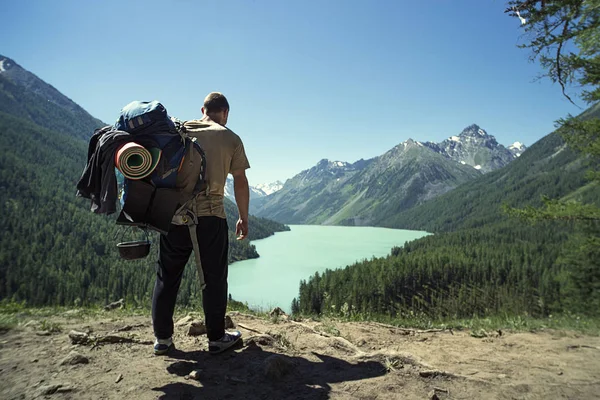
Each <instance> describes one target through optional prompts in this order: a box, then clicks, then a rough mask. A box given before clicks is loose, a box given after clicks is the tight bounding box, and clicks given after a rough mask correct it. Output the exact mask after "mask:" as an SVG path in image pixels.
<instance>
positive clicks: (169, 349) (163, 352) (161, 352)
mask: <svg viewBox="0 0 600 400" xmlns="http://www.w3.org/2000/svg"><path fill="white" fill-rule="evenodd" d="M174 347H175V346H173V345H170V346H169V347H168V348H167V349H166V350H154V355H155V356H164V355H165V354H167V353H168V352H169V351H171V350H172V349H173V348H174Z"/></svg>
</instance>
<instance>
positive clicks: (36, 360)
mask: <svg viewBox="0 0 600 400" xmlns="http://www.w3.org/2000/svg"><path fill="white" fill-rule="evenodd" d="M38 361H40V360H38V359H37V358H34V359H33V360H31V362H32V363H36V362H38Z"/></svg>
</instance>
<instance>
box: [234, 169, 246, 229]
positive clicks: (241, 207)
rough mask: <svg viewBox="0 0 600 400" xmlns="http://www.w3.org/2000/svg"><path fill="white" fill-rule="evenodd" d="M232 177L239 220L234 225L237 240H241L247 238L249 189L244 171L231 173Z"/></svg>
mask: <svg viewBox="0 0 600 400" xmlns="http://www.w3.org/2000/svg"><path fill="white" fill-rule="evenodd" d="M231 175H233V193H234V194H235V202H236V204H237V207H238V213H239V219H238V221H237V223H236V225H235V235H236V236H237V240H243V239H245V238H246V237H247V236H248V209H249V207H250V188H249V187H248V178H247V177H246V170H244V169H240V170H236V171H231Z"/></svg>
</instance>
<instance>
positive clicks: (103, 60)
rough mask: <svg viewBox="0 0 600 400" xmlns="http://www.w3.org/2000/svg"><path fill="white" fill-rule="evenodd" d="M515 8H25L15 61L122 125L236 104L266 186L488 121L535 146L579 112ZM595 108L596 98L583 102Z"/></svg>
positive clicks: (6, 29)
mask: <svg viewBox="0 0 600 400" xmlns="http://www.w3.org/2000/svg"><path fill="white" fill-rule="evenodd" d="M504 8H505V2H504V1H494V0H469V1H468V0H457V1H449V0H437V1H435V0H431V1H404V0H387V1H383V0H381V1H379V0H373V1H364V0H362V1H354V0H321V1H313V0H308V1H307V0H302V1H298V0H236V1H232V0H219V1H208V0H174V1H166V0H165V1H154V0H146V1H130V0H127V1H124V0H121V1H113V0H110V1H107V0H103V1H81V0H77V1H67V0H55V1H49V0H38V1H11V2H4V4H3V5H2V24H0V37H1V38H2V44H1V47H0V54H3V55H5V56H7V57H10V58H13V59H14V60H15V61H16V62H17V63H19V64H20V65H22V66H23V67H24V68H26V69H28V70H30V71H32V72H33V73H35V74H36V75H38V76H39V77H40V78H42V79H43V80H45V81H46V82H48V83H50V84H52V85H53V86H55V87H56V88H57V89H58V90H60V91H61V92H62V93H64V94H65V95H67V96H68V97H70V98H71V99H73V100H74V101H75V102H77V103H78V104H80V105H81V106H82V107H83V108H85V109H86V110H87V111H89V112H90V113H91V114H92V115H94V116H95V117H97V118H100V119H101V120H103V121H105V122H109V123H112V122H114V120H115V119H116V118H117V115H118V112H119V110H120V109H121V107H122V106H124V105H125V104H127V103H128V102H130V101H132V100H152V99H157V100H160V101H161V102H162V103H163V104H164V105H165V106H166V107H167V110H168V111H169V113H170V114H171V115H174V116H176V117H178V118H180V119H192V118H198V117H200V107H201V103H202V100H203V98H204V96H205V95H206V94H207V93H208V92H210V91H221V92H223V93H224V94H225V95H226V96H227V97H228V99H229V101H230V104H231V114H230V121H229V124H228V125H229V127H230V128H231V129H233V130H234V131H235V132H237V133H238V134H239V135H240V136H241V137H242V139H243V140H244V143H245V145H246V151H247V154H248V156H249V159H250V163H251V165H252V168H251V169H250V170H249V171H248V176H249V178H250V184H258V183H266V182H271V181H274V180H276V179H281V180H285V179H286V178H289V177H292V176H293V175H294V174H296V173H298V172H300V171H301V170H303V169H307V168H310V167H311V166H313V165H314V164H316V163H317V162H318V161H319V160H320V159H322V158H329V159H333V160H342V161H349V162H353V161H356V160H358V159H360V158H371V157H374V156H377V155H380V154H382V153H384V152H385V151H387V150H389V149H390V148H392V147H393V146H395V145H396V144H398V143H400V142H402V141H404V140H406V139H408V138H413V139H415V140H420V141H426V140H431V141H436V142H438V141H441V140H443V139H445V138H446V137H448V136H450V135H456V134H458V133H460V132H461V130H462V129H463V128H464V127H466V126H467V125H470V124H472V123H477V124H479V125H480V126H482V127H483V128H484V129H486V130H487V131H488V132H489V133H490V134H492V135H494V136H496V138H497V139H498V141H499V142H500V143H502V144H505V145H508V144H511V143H513V142H514V141H521V142H524V143H525V144H527V145H531V144H532V143H534V142H535V141H537V140H538V139H540V138H541V137H543V136H544V135H546V134H548V133H549V132H551V131H552V130H553V121H554V120H556V119H558V118H559V117H561V116H564V115H565V114H567V113H573V114H577V113H579V112H580V110H579V109H577V108H575V107H573V106H572V105H570V104H569V103H568V102H567V101H566V100H565V99H564V98H563V97H562V95H561V93H560V88H559V87H558V85H553V84H552V83H551V82H549V81H548V80H543V81H537V82H536V81H535V78H536V76H537V75H538V73H539V72H540V69H539V67H538V65H536V64H532V63H530V62H529V60H528V57H529V54H528V52H527V51H526V50H521V49H518V48H517V47H516V45H517V44H518V43H519V41H520V40H521V39H522V38H521V35H522V32H521V31H520V29H519V23H518V21H517V20H514V19H512V18H509V17H508V16H506V15H505V14H504V13H503V10H504ZM582 105H583V104H582Z"/></svg>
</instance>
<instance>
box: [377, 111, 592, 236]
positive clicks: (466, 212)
mask: <svg viewBox="0 0 600 400" xmlns="http://www.w3.org/2000/svg"><path fill="white" fill-rule="evenodd" d="M598 116H600V105H596V106H595V107H592V108H591V109H590V110H588V111H587V112H586V113H584V114H582V117H583V118H586V117H598ZM589 167H590V166H589V164H588V161H587V160H586V159H584V158H582V157H580V156H579V155H578V154H576V153H574V152H573V151H572V150H571V149H569V148H568V147H567V146H566V145H565V143H564V141H563V139H562V138H561V137H560V135H559V134H558V133H556V132H554V133H551V134H550V135H548V136H546V137H544V138H542V139H541V140H539V141H538V142H536V143H535V144H533V145H532V146H531V147H530V148H529V149H528V150H527V151H526V152H524V153H523V155H521V156H520V157H519V158H518V159H516V160H515V161H514V162H512V163H511V164H510V165H508V166H506V167H505V168H503V169H500V170H497V171H493V172H490V173H489V174H486V175H484V176H482V177H480V178H479V179H477V180H474V181H471V182H468V183H465V184H464V185H461V186H460V187H458V188H456V189H455V190H454V191H452V192H451V193H448V194H445V195H444V196H440V197H439V198H437V199H434V200H432V201H430V202H427V203H425V204H423V205H420V206H419V207H415V208H413V209H411V210H407V211H405V212H403V213H401V214H399V215H397V216H396V217H394V218H391V219H390V220H389V221H388V222H386V224H385V225H386V226H390V227H397V228H406V229H420V230H428V231H430V232H437V231H453V230H456V229H459V228H471V227H480V226H485V225H487V224H490V223H493V222H496V221H498V220H499V219H506V218H507V217H506V216H504V215H503V214H502V211H501V206H502V205H503V204H507V205H508V206H511V207H524V206H526V205H540V204H541V200H540V199H541V196H542V195H545V196H548V197H550V198H561V197H564V196H568V195H571V198H572V197H573V193H574V192H577V195H576V197H577V198H580V199H582V200H584V201H593V200H598V199H600V188H599V187H598V185H595V184H591V183H589V181H587V180H586V178H585V171H586V170H587V169H589Z"/></svg>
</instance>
